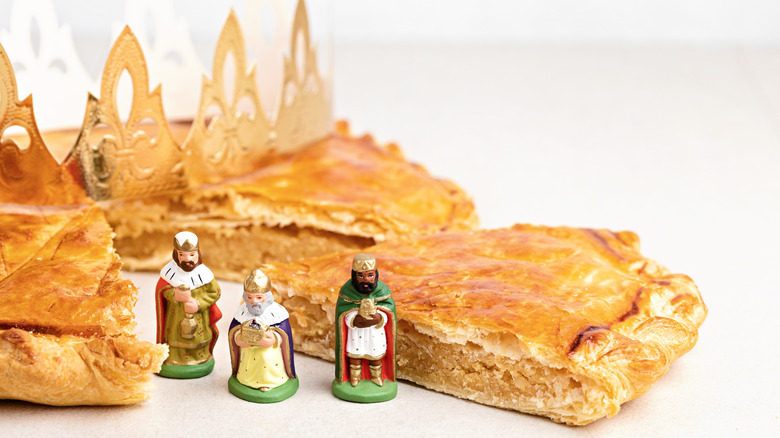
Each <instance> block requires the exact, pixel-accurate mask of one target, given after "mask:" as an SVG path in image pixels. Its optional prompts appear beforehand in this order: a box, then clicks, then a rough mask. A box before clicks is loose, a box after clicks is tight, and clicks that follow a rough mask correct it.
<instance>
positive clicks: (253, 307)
mask: <svg viewBox="0 0 780 438" xmlns="http://www.w3.org/2000/svg"><path fill="white" fill-rule="evenodd" d="M270 305H271V303H270V302H268V301H266V302H264V303H254V304H250V303H247V304H246V310H248V311H249V313H251V314H252V315H254V316H260V315H262V314H263V312H265V310H266V309H267V308H268V307H269V306H270Z"/></svg>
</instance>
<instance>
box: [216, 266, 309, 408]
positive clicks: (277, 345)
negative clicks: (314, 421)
mask: <svg viewBox="0 0 780 438" xmlns="http://www.w3.org/2000/svg"><path fill="white" fill-rule="evenodd" d="M228 339H229V341H230V361H231V365H232V369H233V375H232V376H231V377H230V380H229V381H228V388H229V389H230V392H231V393H232V394H233V395H235V396H237V397H240V398H242V399H244V400H247V401H251V402H255V403H274V402H278V401H282V400H285V399H287V398H289V397H291V396H292V395H293V394H295V392H296V391H297V390H298V378H297V376H296V374H295V363H294V356H293V340H292V330H291V329H290V321H289V314H288V313H287V310H286V309H285V308H284V307H282V306H281V305H280V304H278V303H276V302H274V297H273V293H272V292H271V281H270V280H269V279H268V277H267V276H266V275H265V274H264V273H263V271H261V270H259V269H255V270H254V271H252V273H250V274H249V276H247V277H246V279H245V280H244V302H243V303H242V304H241V305H240V306H239V308H238V310H237V311H236V314H235V315H234V317H233V321H232V322H231V323H230V332H229V334H228Z"/></svg>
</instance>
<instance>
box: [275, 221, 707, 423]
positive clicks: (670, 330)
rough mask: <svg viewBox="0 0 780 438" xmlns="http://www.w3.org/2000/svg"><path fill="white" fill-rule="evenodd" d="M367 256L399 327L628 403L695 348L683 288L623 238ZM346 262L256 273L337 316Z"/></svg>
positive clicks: (499, 233)
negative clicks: (570, 377) (549, 372)
mask: <svg viewBox="0 0 780 438" xmlns="http://www.w3.org/2000/svg"><path fill="white" fill-rule="evenodd" d="M365 252H368V253H371V254H373V255H374V256H375V257H376V259H377V269H378V270H379V278H380V279H382V280H383V281H384V282H385V283H386V284H387V285H388V286H389V287H390V289H391V290H392V291H393V298H394V299H395V302H396V306H397V310H398V317H399V321H400V322H399V327H401V325H402V324H405V323H411V324H413V325H414V326H415V328H416V329H417V330H418V331H420V332H422V333H426V332H429V333H434V332H436V333H445V334H446V336H447V337H448V338H449V340H450V342H455V343H467V342H474V343H476V344H478V345H481V346H482V347H483V348H485V350H487V351H492V352H494V353H497V354H501V355H504V356H508V357H514V358H518V359H521V358H526V357H533V358H535V359H537V360H538V361H540V362H541V363H542V364H545V365H547V366H553V367H557V368H566V369H569V370H571V371H572V372H574V373H575V374H582V375H583V376H586V377H585V378H589V379H594V380H602V383H603V384H605V385H607V386H609V387H611V388H613V390H614V391H623V390H626V391H628V394H629V395H630V397H628V398H629V399H630V398H633V397H636V396H638V395H641V394H642V393H643V392H644V391H646V390H647V388H649V386H650V384H652V383H653V382H654V381H655V380H657V379H658V378H659V377H660V376H661V375H662V374H663V373H664V372H665V371H666V369H667V367H668V365H669V364H670V363H671V362H672V361H673V360H674V359H675V358H676V357H677V356H679V355H681V354H683V353H685V352H686V351H688V350H689V349H690V348H691V347H692V346H693V344H694V343H695V341H696V337H697V329H698V326H699V325H701V323H702V321H703V320H704V318H705V316H706V307H705V306H704V303H703V302H702V300H701V297H700V295H699V292H698V290H697V288H696V286H695V285H694V283H693V281H692V280H691V279H690V278H689V277H687V276H685V275H680V274H670V273H669V272H668V271H667V270H666V269H665V268H663V267H661V266H659V265H658V264H657V263H655V262H653V261H652V260H649V259H646V258H644V257H642V255H641V254H640V253H639V240H638V238H637V236H636V235H635V234H634V233H631V232H619V233H614V232H610V231H606V230H592V229H577V228H565V227H559V228H552V227H541V226H530V225H515V226H513V227H511V228H505V229H496V230H482V231H464V232H448V233H439V234H435V235H431V236H424V237H417V238H414V239H407V240H404V241H397V242H387V243H383V244H380V245H376V246H374V247H371V248H367V249H366V250H365ZM353 255H354V254H346V253H344V254H337V255H332V256H325V257H320V258H313V259H306V260H303V261H301V262H300V263H293V264H271V265H267V266H266V267H264V268H263V270H264V272H266V274H267V275H268V276H269V277H271V278H272V279H273V280H274V282H275V283H281V282H284V283H289V289H291V290H303V291H307V292H308V293H309V295H310V296H311V299H312V301H315V302H318V303H323V304H324V305H327V303H333V304H334V305H335V302H336V298H337V296H338V289H339V287H340V286H341V284H343V282H344V281H345V280H346V279H348V278H349V276H350V266H351V259H352V256H353ZM608 381H609V382H608ZM616 410H617V407H616V408H615V412H616Z"/></svg>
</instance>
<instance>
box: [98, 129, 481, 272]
mask: <svg viewBox="0 0 780 438" xmlns="http://www.w3.org/2000/svg"><path fill="white" fill-rule="evenodd" d="M337 130H338V133H336V134H333V135H331V136H330V137H327V138H325V139H323V140H320V141H318V142H315V143H313V144H310V145H308V146H306V147H305V148H303V149H302V150H300V151H298V152H295V153H292V154H282V155H280V154H272V155H269V156H268V157H267V158H266V160H265V161H264V162H263V163H262V165H261V166H260V168H259V170H257V171H255V172H253V173H251V174H249V175H245V176H242V177H237V178H233V179H229V180H226V181H223V182H221V183H217V184H212V185H206V186H200V187H197V188H192V189H188V190H186V191H184V192H182V193H178V194H173V195H161V196H148V197H144V198H140V199H134V200H116V201H111V202H103V203H101V205H102V206H103V207H104V209H105V212H106V217H107V219H108V221H109V223H110V224H111V226H112V227H113V229H114V232H115V233H116V239H115V242H116V246H117V251H118V252H119V254H121V256H122V260H123V261H124V263H125V266H126V267H127V268H129V269H137V270H157V269H159V267H160V266H162V265H164V264H165V263H166V261H167V260H169V259H170V242H169V241H170V236H172V235H174V234H176V233H177V232H178V231H180V230H184V229H186V230H190V231H192V232H194V233H195V234H197V235H198V237H199V239H200V241H201V244H202V245H201V246H202V247H203V248H204V255H205V256H206V257H208V260H209V267H210V268H211V269H212V270H213V271H214V274H215V275H216V276H217V277H219V278H224V279H229V280H234V281H242V280H243V278H244V276H245V275H246V273H247V272H249V271H251V270H252V269H254V268H256V267H257V265H258V264H260V263H262V262H267V261H293V260H297V259H300V258H303V257H313V256H320V255H324V254H329V253H333V252H338V251H344V250H359V249H361V248H365V247H367V246H371V245H373V244H375V243H378V242H383V241H385V240H392V239H397V238H400V237H403V236H407V235H419V234H431V233H435V232H438V231H442V230H463V229H473V228H476V227H477V217H476V214H475V212H474V205H473V203H472V201H471V199H470V198H469V196H468V195H467V194H466V193H464V192H463V190H461V189H460V188H459V187H458V186H457V185H455V184H454V183H452V182H450V181H446V180H442V179H437V178H434V177H433V176H431V175H430V174H429V173H428V171H427V170H425V168H423V167H422V166H419V165H416V164H413V163H410V162H409V161H407V160H406V159H405V158H404V156H403V154H402V153H401V151H400V149H399V148H398V147H397V146H396V145H393V144H391V145H388V146H385V147H382V146H379V145H377V144H376V143H375V142H374V141H373V140H372V139H371V137H369V136H365V137H362V138H355V137H352V136H351V135H350V134H349V132H348V127H347V124H346V123H345V122H342V123H340V124H339V125H338V126H337Z"/></svg>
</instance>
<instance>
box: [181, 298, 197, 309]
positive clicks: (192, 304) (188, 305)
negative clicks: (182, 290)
mask: <svg viewBox="0 0 780 438" xmlns="http://www.w3.org/2000/svg"><path fill="white" fill-rule="evenodd" d="M184 311H185V312H187V313H195V312H197V311H198V300H196V299H195V298H192V297H190V299H189V300H187V301H185V302H184Z"/></svg>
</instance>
